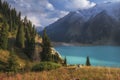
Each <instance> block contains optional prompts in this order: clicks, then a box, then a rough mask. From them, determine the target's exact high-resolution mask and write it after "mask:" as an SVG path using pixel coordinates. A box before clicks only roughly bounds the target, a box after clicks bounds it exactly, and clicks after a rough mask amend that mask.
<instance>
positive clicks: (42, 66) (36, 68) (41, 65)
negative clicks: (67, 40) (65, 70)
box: [32, 62, 61, 71]
mask: <svg viewBox="0 0 120 80" xmlns="http://www.w3.org/2000/svg"><path fill="white" fill-rule="evenodd" d="M59 67H61V65H60V64H57V63H53V62H40V63H39V64H36V65H35V66H33V68H32V70H33V71H43V70H47V71H49V70H52V69H57V68H59Z"/></svg>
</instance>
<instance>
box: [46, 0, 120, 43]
mask: <svg viewBox="0 0 120 80" xmlns="http://www.w3.org/2000/svg"><path fill="white" fill-rule="evenodd" d="M46 30H47V33H48V35H49V37H50V38H51V40H52V41H54V42H69V43H75V42H78V43H85V44H88V43H89V44H119V43H120V39H119V37H120V35H119V33H120V2H113V3H111V2H109V3H103V4H98V5H96V6H94V7H92V8H90V9H85V10H78V11H74V12H70V13H69V14H68V15H66V16H64V17H63V18H61V19H59V20H58V21H56V22H54V23H53V24H51V25H49V26H47V27H46Z"/></svg>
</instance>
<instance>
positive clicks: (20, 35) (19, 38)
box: [16, 23, 25, 48]
mask: <svg viewBox="0 0 120 80" xmlns="http://www.w3.org/2000/svg"><path fill="white" fill-rule="evenodd" d="M16 46H17V47H19V48H24V47H25V33H24V27H23V25H22V23H21V24H20V25H19V28H18V31H17V35H16Z"/></svg>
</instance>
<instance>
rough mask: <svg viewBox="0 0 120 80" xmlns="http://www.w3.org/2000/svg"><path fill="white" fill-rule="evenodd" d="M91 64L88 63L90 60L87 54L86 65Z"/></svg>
mask: <svg viewBox="0 0 120 80" xmlns="http://www.w3.org/2000/svg"><path fill="white" fill-rule="evenodd" d="M90 65H91V64H90V60H89V56H87V58H86V66H90Z"/></svg>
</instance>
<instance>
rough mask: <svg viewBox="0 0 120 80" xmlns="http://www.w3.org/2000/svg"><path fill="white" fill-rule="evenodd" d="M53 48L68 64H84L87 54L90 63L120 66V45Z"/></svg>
mask: <svg viewBox="0 0 120 80" xmlns="http://www.w3.org/2000/svg"><path fill="white" fill-rule="evenodd" d="M55 49H56V50H57V51H58V52H59V53H60V54H61V55H62V57H63V58H64V57H65V56H66V57H67V63H68V64H85V63H86V57H87V56H89V58H90V62H91V65H93V66H108V67H120V47H118V46H84V47H83V46H56V47H55Z"/></svg>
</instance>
